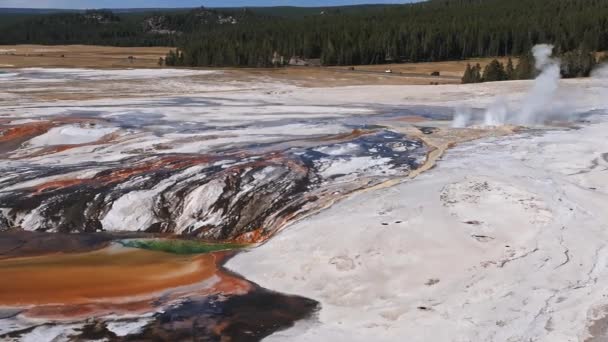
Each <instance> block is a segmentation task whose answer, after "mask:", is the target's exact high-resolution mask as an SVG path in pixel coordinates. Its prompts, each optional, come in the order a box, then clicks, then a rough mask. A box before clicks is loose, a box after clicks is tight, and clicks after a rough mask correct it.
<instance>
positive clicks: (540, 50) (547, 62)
mask: <svg viewBox="0 0 608 342" xmlns="http://www.w3.org/2000/svg"><path fill="white" fill-rule="evenodd" d="M552 53H553V45H546V44H541V45H536V46H534V48H532V54H533V55H534V61H535V66H536V69H537V70H538V71H540V74H539V75H538V77H537V78H536V79H535V80H534V85H533V86H532V89H530V91H529V92H528V94H527V95H526V97H525V99H524V102H523V106H522V108H521V110H520V111H519V113H517V115H516V116H515V118H514V120H512V122H507V123H514V124H518V125H535V124H539V123H543V122H545V121H546V120H548V119H550V116H551V111H549V108H550V105H551V102H552V101H553V99H554V97H555V93H556V92H557V88H558V85H559V79H560V77H561V75H560V68H559V61H558V60H556V59H553V58H551V54H552ZM503 123H504V122H503Z"/></svg>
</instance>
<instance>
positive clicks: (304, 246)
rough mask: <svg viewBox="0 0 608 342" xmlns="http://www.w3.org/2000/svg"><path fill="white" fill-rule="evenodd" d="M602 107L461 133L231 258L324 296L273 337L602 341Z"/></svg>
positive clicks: (606, 309)
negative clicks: (555, 123)
mask: <svg viewBox="0 0 608 342" xmlns="http://www.w3.org/2000/svg"><path fill="white" fill-rule="evenodd" d="M580 82H581V83H580V85H581V88H585V84H586V83H587V82H586V81H580ZM563 84H564V83H563V82H562V86H563ZM571 84H572V83H571ZM505 86H507V87H508V85H505ZM481 87H483V86H479V88H478V89H481ZM491 87H499V85H498V84H493V85H491ZM486 89H487V88H486ZM594 99H595V107H594V108H595V109H596V110H598V108H600V107H598V106H597V103H599V102H601V101H603V100H602V99H600V98H598V97H594ZM590 102H594V101H593V99H592V100H591V101H590ZM597 112H598V115H596V116H594V117H592V119H591V120H590V121H589V122H587V123H585V124H584V125H583V126H582V128H581V129H570V130H551V131H547V132H543V133H540V134H538V133H530V132H528V133H520V134H517V135H512V136H509V137H502V138H492V139H484V140H478V141H474V142H469V143H466V144H463V145H461V146H459V147H456V148H455V149H452V150H450V151H449V152H448V153H447V154H446V155H445V156H444V157H443V159H442V160H441V161H439V162H438V164H437V167H436V168H434V169H433V170H431V171H428V172H426V173H423V174H422V175H421V176H419V177H418V178H416V179H414V180H409V181H407V182H405V183H402V184H400V185H398V186H395V187H391V188H384V189H378V190H373V191H369V192H364V193H359V194H357V195H354V196H352V197H350V198H348V199H346V200H344V201H342V202H340V203H338V204H336V205H335V206H333V207H332V208H330V209H328V210H326V211H324V212H322V213H320V214H319V215H316V216H314V217H311V218H309V219H306V220H304V221H301V222H299V223H296V224H294V225H293V226H291V227H288V228H287V229H285V230H284V231H283V232H281V233H280V234H278V235H277V236H275V237H274V238H273V239H271V240H270V241H269V242H267V243H266V244H265V245H263V246H261V247H259V248H257V249H254V250H252V251H250V252H249V253H245V254H240V255H238V256H237V257H236V258H234V259H232V260H230V261H229V263H228V265H227V266H228V268H230V269H232V270H234V271H237V272H239V273H242V274H243V275H244V276H246V277H247V278H248V279H250V280H252V281H254V282H257V283H259V284H260V285H262V286H265V287H268V288H272V289H274V290H277V291H281V292H285V293H292V294H299V295H303V296H306V297H309V298H313V299H316V300H319V301H320V302H321V303H322V308H321V310H320V312H319V313H318V317H316V318H315V319H314V320H312V321H309V322H303V323H300V324H298V325H297V326H296V327H295V328H293V329H290V330H287V331H284V332H281V333H278V334H275V335H274V336H271V338H270V339H269V340H277V341H280V340H284V339H285V338H286V337H288V338H289V339H290V340H298V341H318V340H326V341H329V340H333V341H346V340H349V341H404V340H407V341H605V340H606V339H608V334H607V331H608V322H607V320H608V319H606V318H605V316H607V315H608V297H607V296H608V288H607V287H608V285H607V284H608V122H607V120H606V119H607V117H606V116H604V115H603V113H605V111H604V110H603V109H600V110H598V111H597Z"/></svg>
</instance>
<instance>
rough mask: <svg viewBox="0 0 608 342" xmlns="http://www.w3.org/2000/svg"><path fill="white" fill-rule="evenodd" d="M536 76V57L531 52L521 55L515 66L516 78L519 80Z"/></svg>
mask: <svg viewBox="0 0 608 342" xmlns="http://www.w3.org/2000/svg"><path fill="white" fill-rule="evenodd" d="M534 76H535V71H534V57H532V55H531V54H529V53H528V54H526V55H524V56H521V57H520V58H519V62H518V63H517V67H516V68H515V78H516V79H518V80H529V79H532V78H534Z"/></svg>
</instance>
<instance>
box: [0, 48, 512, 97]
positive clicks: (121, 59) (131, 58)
mask: <svg viewBox="0 0 608 342" xmlns="http://www.w3.org/2000/svg"><path fill="white" fill-rule="evenodd" d="M170 49H171V47H111V46H88V45H55V46H45V45H0V68H26V67H67V68H101V69H104V68H158V67H159V65H158V60H159V58H161V57H164V56H165V55H166V54H167V52H168V51H169V50H170ZM491 60H492V59H491V58H483V59H473V60H468V61H449V62H431V63H400V64H384V65H363V66H354V67H345V66H340V67H288V68H277V69H252V68H228V69H225V70H226V76H227V77H228V78H231V79H247V78H254V77H255V78H259V77H269V78H271V79H275V80H279V81H286V82H291V83H294V84H298V85H300V86H305V87H332V86H348V85H367V84H383V85H400V84H415V85H428V84H454V83H460V77H461V76H462V74H463V72H464V69H465V66H466V64H467V63H471V64H476V63H479V64H481V66H482V67H483V66H485V65H486V64H487V63H489V62H490V61H491ZM501 61H502V62H504V63H506V59H504V58H503V59H501ZM386 70H391V71H392V72H391V73H387V72H386ZM435 71H438V72H439V73H440V76H431V73H432V72H435Z"/></svg>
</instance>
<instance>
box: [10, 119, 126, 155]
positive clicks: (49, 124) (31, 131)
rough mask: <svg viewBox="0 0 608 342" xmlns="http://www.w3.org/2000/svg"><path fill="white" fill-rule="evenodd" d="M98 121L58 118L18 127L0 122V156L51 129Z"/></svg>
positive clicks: (53, 149)
mask: <svg viewBox="0 0 608 342" xmlns="http://www.w3.org/2000/svg"><path fill="white" fill-rule="evenodd" d="M99 121H103V120H100V119H91V118H79V117H74V118H72V117H58V118H52V119H49V120H40V121H35V122H28V123H24V124H19V125H12V124H11V121H10V120H9V121H4V122H0V154H5V153H9V152H12V151H14V150H16V149H18V148H19V147H20V146H21V145H22V144H23V143H25V142H26V141H28V140H30V139H33V138H35V137H37V136H39V135H42V134H45V133H46V132H48V131H49V130H50V129H51V128H54V127H57V126H61V125H65V124H85V123H95V122H99ZM114 137H115V136H114V135H111V134H109V135H108V136H106V137H103V138H102V139H101V140H100V142H99V143H103V139H110V140H111V139H113V138H114ZM82 145H86V144H79V145H60V146H53V147H49V148H45V149H43V150H42V151H46V152H44V153H43V152H38V154H48V153H55V152H61V151H62V150H66V149H70V148H73V147H78V146H82Z"/></svg>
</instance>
